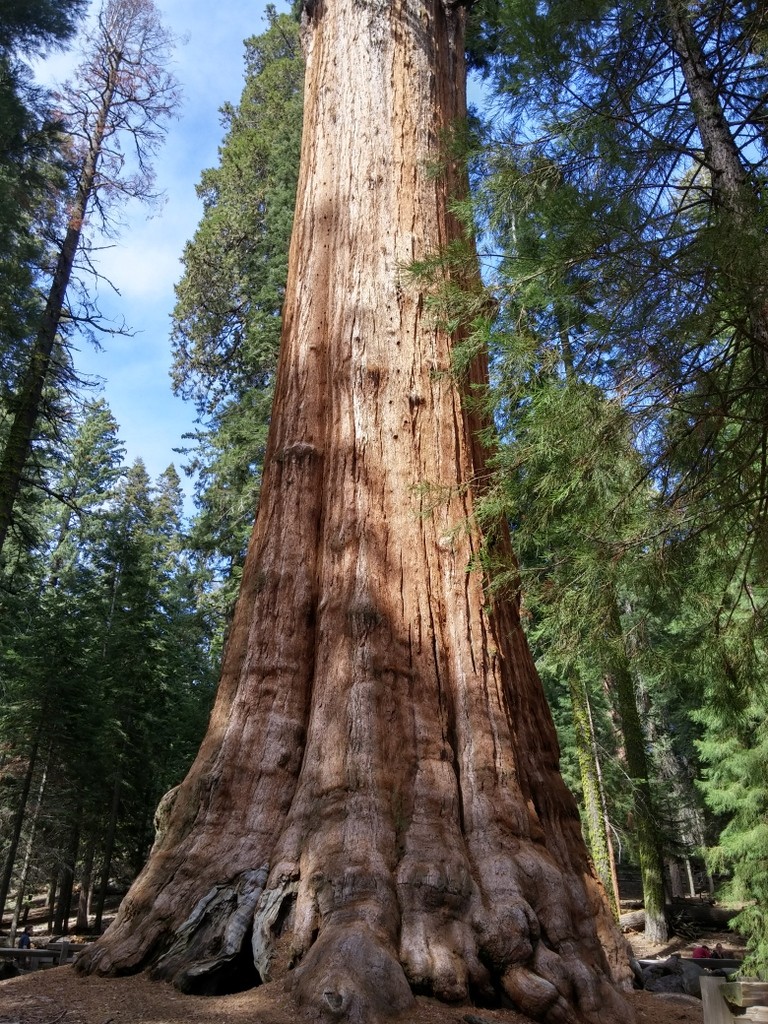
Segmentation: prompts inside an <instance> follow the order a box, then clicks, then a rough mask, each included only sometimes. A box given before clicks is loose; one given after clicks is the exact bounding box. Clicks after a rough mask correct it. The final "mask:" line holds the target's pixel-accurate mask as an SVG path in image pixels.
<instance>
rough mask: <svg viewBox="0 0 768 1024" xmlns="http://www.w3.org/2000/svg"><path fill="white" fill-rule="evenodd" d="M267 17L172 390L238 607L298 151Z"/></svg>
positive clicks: (219, 176)
mask: <svg viewBox="0 0 768 1024" xmlns="http://www.w3.org/2000/svg"><path fill="white" fill-rule="evenodd" d="M267 17H268V21H269V27H268V29H267V31H266V32H264V33H263V34H262V35H260V36H254V37H252V38H250V39H248V40H247V41H246V56H245V63H246V82H245V87H244V89H243V94H242V96H241V99H240V103H239V105H238V106H236V107H235V106H229V105H227V106H226V107H224V109H223V116H224V122H225V124H226V126H227V134H226V137H225V139H224V142H223V144H222V146H221V148H220V163H219V166H218V167H216V168H212V169H210V170H207V171H205V172H204V173H203V177H202V181H201V183H200V185H199V186H198V194H199V195H200V197H201V198H202V200H203V204H204V212H203V217H202V220H201V222H200V225H199V227H198V229H197V232H196V233H195V237H194V239H193V240H192V241H191V242H190V243H189V244H188V245H187V246H186V248H185V251H184V267H185V270H184V276H183V277H182V279H181V281H180V283H179V285H178V286H177V290H176V291H177V303H176V308H175V310H174V327H173V345H174V368H173V380H174V387H175V389H176V391H177V392H178V393H179V394H181V395H183V396H185V397H187V398H191V399H192V400H193V401H194V402H195V405H196V407H197V409H198V411H199V414H200V417H201V420H202V427H201V429H200V430H199V431H197V432H196V433H195V434H194V435H192V437H191V438H190V441H191V442H192V447H191V448H190V454H191V456H192V457H191V462H190V469H191V470H193V471H196V473H197V474H198V475H197V480H198V484H197V502H198V507H199V510H200V512H199V518H198V521H197V523H196V525H195V528H194V538H195V543H196V544H197V545H198V546H199V547H200V549H201V550H202V551H204V552H205V553H206V554H207V555H208V556H209V557H210V559H211V564H212V565H213V566H216V565H217V563H219V565H221V566H223V575H224V578H225V579H226V580H227V581H228V586H227V590H226V593H227V594H228V595H229V596H230V598H231V597H232V596H233V592H234V588H235V587H236V583H237V578H238V576H237V572H238V569H239V566H240V564H241V562H242V559H243V557H244V552H245V546H246V543H247V539H248V536H249V535H250V530H251V527H252V525H253V519H254V514H255V508H256V502H257V498H258V486H259V476H260V467H261V462H262V458H263V452H264V446H265V444H266V433H267V425H268V421H269V413H270V408H271V402H272V385H273V379H274V372H275V366H276V363H277V352H278V348H279V343H280V326H281V320H280V315H281V312H282V305H283V295H284V292H285V282H286V277H287V273H288V244H289V239H290V232H291V226H292V223H293V208H294V203H295V196H296V181H297V175H298V162H299V159H298V158H299V147H300V141H301V122H302V102H303V74H304V67H303V62H302V58H301V48H300V45H299V26H298V22H297V21H296V20H295V19H294V18H291V17H289V16H287V15H284V14H277V13H276V11H275V9H274V8H273V7H271V6H270V7H268V9H267ZM233 572H234V575H233Z"/></svg>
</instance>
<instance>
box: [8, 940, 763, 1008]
mask: <svg viewBox="0 0 768 1024" xmlns="http://www.w3.org/2000/svg"><path fill="white" fill-rule="evenodd" d="M627 937H628V938H629V940H630V942H631V944H632V947H633V950H634V952H635V955H636V956H637V957H651V956H666V955H668V954H669V953H672V952H679V953H681V954H682V955H683V956H685V955H690V952H691V950H692V949H693V946H694V945H696V944H697V943H698V941H699V940H696V942H692V941H690V940H689V939H673V940H671V942H670V943H669V944H668V945H667V946H664V947H663V948H662V947H653V946H648V945H647V944H645V943H644V942H643V939H642V936H639V935H635V934H630V935H628V936H627ZM702 938H703V940H704V941H706V942H707V944H708V945H714V943H716V942H718V941H719V942H722V943H723V945H724V946H725V947H727V949H728V950H729V952H730V953H732V954H734V955H740V954H741V953H743V945H742V944H741V943H740V941H739V940H738V937H736V936H734V935H732V934H730V933H722V934H713V933H712V932H707V933H706V935H705V936H702ZM628 998H629V1001H630V1003H631V1005H632V1007H633V1008H634V1011H635V1016H636V1024H702V1010H701V1002H700V1001H699V1000H698V999H694V998H693V997H691V996H684V995H679V996H673V995H654V994H652V993H650V992H633V993H632V994H631V995H630V996H629V997H628ZM297 1020H298V1015H297V1011H296V1008H295V1005H294V1004H293V1003H292V1002H291V1001H290V999H289V997H288V996H287V995H286V993H285V992H284V990H283V987H282V984H281V983H280V982H275V983H273V984H271V985H263V986H261V987H260V988H257V989H252V990H251V991H249V992H243V993H240V994H238V995H230V996H215V997H202V996H199V997H195V996H184V995H180V994H179V993H178V992H176V991H175V990H174V989H173V988H171V986H170V985H166V984H163V983H161V982H153V981H150V980H149V979H148V978H147V977H146V976H144V975H138V976H134V977H129V978H115V979H103V978H92V977H89V978H83V977H80V976H79V975H77V974H76V973H75V971H74V970H73V968H72V967H56V968H52V969H49V970H40V971H33V972H30V973H29V974H26V975H24V976H22V977H19V978H12V979H10V980H9V981H3V982H0V1024H297ZM398 1024H530V1022H529V1021H528V1018H526V1017H523V1016H521V1015H520V1014H518V1013H515V1012H514V1011H512V1010H486V1009H475V1008H472V1007H467V1006H447V1005H445V1004H443V1003H438V1002H437V1001H436V1000H433V999H426V998H422V997H419V998H418V999H417V1000H416V1004H415V1007H414V1008H413V1009H412V1010H410V1011H409V1012H408V1013H406V1014H405V1015H404V1016H403V1017H401V1018H400V1019H399V1022H398ZM616 1024H629V1014H628V1015H627V1018H626V1019H624V1020H622V1021H617V1022H616Z"/></svg>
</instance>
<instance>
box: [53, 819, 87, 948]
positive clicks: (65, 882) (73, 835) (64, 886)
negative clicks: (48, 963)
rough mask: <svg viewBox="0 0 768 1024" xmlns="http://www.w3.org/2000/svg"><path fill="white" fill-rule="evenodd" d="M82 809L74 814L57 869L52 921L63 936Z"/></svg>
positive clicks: (67, 914)
mask: <svg viewBox="0 0 768 1024" xmlns="http://www.w3.org/2000/svg"><path fill="white" fill-rule="evenodd" d="M82 816H83V808H82V805H80V806H78V808H77V810H76V811H75V814H74V820H73V821H72V822H71V824H70V827H69V838H68V841H67V847H66V850H65V851H64V859H63V861H62V864H61V867H60V868H59V892H58V897H57V899H56V913H55V915H54V919H53V928H54V931H55V932H57V933H59V934H62V935H65V934H66V933H67V932H68V931H69V915H70V908H71V905H72V889H73V887H74V884H75V865H76V864H77V853H78V850H79V849H80V828H81V824H82Z"/></svg>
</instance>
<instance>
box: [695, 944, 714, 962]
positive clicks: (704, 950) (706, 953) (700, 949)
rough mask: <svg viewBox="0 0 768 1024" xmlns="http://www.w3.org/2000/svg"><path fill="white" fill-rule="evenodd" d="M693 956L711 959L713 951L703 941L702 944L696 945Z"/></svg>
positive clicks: (698, 958)
mask: <svg viewBox="0 0 768 1024" xmlns="http://www.w3.org/2000/svg"><path fill="white" fill-rule="evenodd" d="M691 956H692V957H693V959H694V960H709V959H710V958H711V956H712V951H711V949H710V948H709V946H705V945H704V944H703V943H702V945H701V946H695V947H694V950H693V952H692V953H691Z"/></svg>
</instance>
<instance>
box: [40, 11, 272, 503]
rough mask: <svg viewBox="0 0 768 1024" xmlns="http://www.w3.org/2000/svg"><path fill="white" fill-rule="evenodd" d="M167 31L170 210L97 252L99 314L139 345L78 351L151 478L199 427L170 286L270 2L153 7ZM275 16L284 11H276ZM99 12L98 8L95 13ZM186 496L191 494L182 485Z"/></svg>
mask: <svg viewBox="0 0 768 1024" xmlns="http://www.w3.org/2000/svg"><path fill="white" fill-rule="evenodd" d="M155 2H156V6H157V7H158V9H159V11H160V13H161V17H162V20H163V22H164V24H165V25H166V26H167V27H168V28H170V29H171V31H172V32H173V33H174V34H175V35H177V36H178V37H180V40H181V41H180V42H179V44H178V46H177V48H176V51H175V59H174V66H173V70H174V72H175V74H176V76H177V78H178V79H179V81H180V83H181V88H182V92H183V102H182V105H181V108H180V110H179V117H178V119H177V120H175V121H172V122H171V123H170V125H169V130H168V136H167V139H166V142H165V144H164V146H163V147H162V149H161V150H160V152H159V154H158V156H157V157H156V158H155V160H154V166H155V169H156V172H157V187H158V188H159V189H160V190H162V191H163V192H164V193H165V202H164V204H163V205H162V206H161V207H160V209H159V210H158V211H157V212H155V213H154V214H152V215H151V216H150V217H149V218H148V211H147V208H146V207H143V206H141V205H140V204H138V203H135V204H133V205H131V206H128V207H126V208H125V209H124V211H123V220H124V222H125V226H124V227H123V229H122V230H121V232H120V234H119V236H118V238H117V239H116V241H115V242H114V243H113V245H112V247H111V248H110V249H108V250H106V251H103V252H101V253H100V255H99V258H98V266H99V271H100V273H101V274H103V275H104V276H105V277H106V278H108V279H109V281H111V282H112V284H113V285H114V286H115V288H117V290H118V292H119V296H117V295H115V293H114V291H113V290H112V289H111V288H110V287H108V286H106V285H104V284H101V285H100V286H99V288H98V295H99V305H100V307H101V309H102V311H103V312H104V313H105V314H106V315H107V316H108V317H109V318H110V319H113V320H115V321H118V322H120V321H122V320H124V321H125V322H126V325H127V327H128V328H130V329H131V330H132V331H133V332H134V336H133V337H120V336H114V337H110V336H105V337H104V339H103V350H102V351H96V350H95V349H94V348H93V347H92V346H91V345H90V344H88V343H87V342H82V343H77V345H78V349H79V351H78V352H77V354H76V365H77V368H78V370H79V371H80V372H82V373H85V374H92V375H96V376H98V377H100V378H102V379H103V391H102V396H103V397H104V398H105V399H106V401H107V402H108V403H109V406H110V408H111V409H112V412H113V414H114V415H115V418H116V419H117V421H118V423H119V425H120V436H121V438H122V440H123V441H124V442H125V445H126V449H127V458H128V461H129V462H132V461H133V460H134V459H136V458H137V457H139V456H140V457H141V458H142V459H143V460H144V462H145V463H146V465H147V469H148V471H149V473H150V475H151V476H152V477H153V478H154V477H157V475H158V474H159V473H161V472H162V471H163V470H164V469H165V468H166V467H167V466H168V464H169V463H170V462H174V463H175V464H176V467H177V469H179V472H181V465H182V463H183V461H184V459H183V457H181V456H179V455H177V454H175V453H174V448H178V447H179V446H180V445H181V444H182V435H183V434H184V432H185V431H188V430H189V429H190V428H191V427H192V425H193V422H194V409H193V408H192V406H191V404H190V403H187V402H182V401H181V400H180V399H178V398H175V397H174V396H173V394H172V393H171V384H170V378H169V375H168V373H169V368H170V363H171V350H170V313H171V310H172V309H173V305H174V292H173V286H174V284H175V283H176V282H177V281H178V279H179V277H180V276H181V273H182V267H181V263H180V259H181V254H182V250H183V248H184V243H185V242H186V241H188V240H189V239H190V238H191V237H192V235H193V234H194V231H195V228H196V227H197V224H198V222H199V220H200V216H201V213H202V206H201V204H200V202H199V200H198V198H197V196H196V194H195V185H196V184H197V182H198V181H199V179H200V173H201V171H202V170H203V169H205V168H206V167H212V166H215V165H216V164H217V162H218V146H219V144H220V143H221V141H222V138H223V132H224V130H223V128H222V126H221V121H220V115H219V108H220V107H221V105H222V104H223V103H225V102H226V101H231V102H237V101H238V100H239V98H240V93H241V91H242V86H243V40H244V39H245V38H247V37H248V36H250V35H253V34H255V33H259V32H262V31H264V29H265V28H266V21H265V19H264V8H265V6H266V3H265V0H256V2H253V3H243V2H242V0H217V2H216V3H215V4H212V3H210V2H209V0H155ZM276 6H277V7H278V10H282V9H283V6H284V5H281V4H277V5H276ZM92 7H93V9H94V11H95V10H96V9H97V7H98V5H97V4H96V3H95V2H94V3H93V4H92ZM75 49H76V47H73V48H72V51H70V53H68V54H57V55H54V56H52V57H50V58H49V59H48V60H47V61H46V62H45V64H44V66H42V67H38V68H37V71H36V75H37V77H38V79H39V80H41V81H44V82H45V83H46V84H50V83H52V82H59V81H62V80H63V79H64V78H66V77H68V76H69V75H71V73H72V69H73V67H74V66H76V64H77V63H78V61H77V55H76V53H74V51H75ZM185 487H186V489H187V491H188V492H189V491H191V485H190V484H189V483H188V482H187V481H185Z"/></svg>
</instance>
